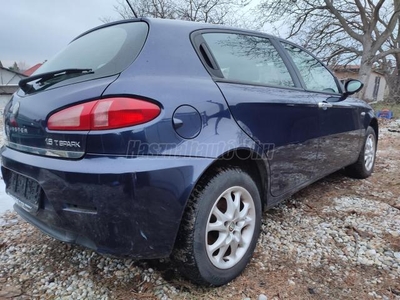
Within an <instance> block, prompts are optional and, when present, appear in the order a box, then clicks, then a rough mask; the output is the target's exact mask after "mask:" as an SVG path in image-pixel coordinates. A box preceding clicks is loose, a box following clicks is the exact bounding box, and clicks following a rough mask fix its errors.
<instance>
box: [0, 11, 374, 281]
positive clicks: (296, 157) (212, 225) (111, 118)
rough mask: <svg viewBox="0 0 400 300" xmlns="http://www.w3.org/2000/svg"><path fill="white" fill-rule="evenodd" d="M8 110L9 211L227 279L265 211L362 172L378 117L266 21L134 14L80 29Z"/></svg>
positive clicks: (200, 275) (367, 167) (90, 241)
mask: <svg viewBox="0 0 400 300" xmlns="http://www.w3.org/2000/svg"><path fill="white" fill-rule="evenodd" d="M19 86H20V89H19V90H18V91H17V92H16V93H15V94H14V95H13V97H12V99H11V100H10V102H9V103H8V104H7V105H6V107H5V110H4V123H5V124H4V129H5V138H6V141H5V145H4V146H3V148H2V151H1V155H2V174H3V177H4V181H5V183H6V190H7V192H8V193H9V194H10V195H12V196H13V197H14V198H15V201H16V203H15V205H14V209H15V210H16V211H17V212H18V214H19V215H20V216H21V217H22V218H24V219H25V220H26V221H28V222H30V223H31V224H33V225H34V226H36V227H37V228H39V229H40V230H41V231H43V232H44V233H46V234H48V235H50V236H52V237H54V238H56V239H58V240H60V241H64V242H67V243H76V244H79V245H83V246H85V247H88V248H91V249H94V250H96V251H97V252H99V253H103V254H109V255H117V256H128V257H132V258H135V259H153V258H163V257H171V258H172V259H171V261H172V262H174V263H175V264H174V265H175V266H177V268H178V269H179V270H180V271H181V272H182V274H183V275H185V276H186V277H188V278H189V279H191V280H192V281H194V282H197V283H199V284H207V285H210V284H211V285H222V284H225V283H227V282H229V281H230V280H232V279H233V278H235V277H236V276H238V275H239V274H240V273H241V272H242V270H243V269H244V268H245V267H246V265H247V263H248V262H249V260H250V258H251V256H252V253H253V251H254V248H255V246H256V243H257V239H258V236H259V231H260V221H261V215H262V210H263V209H267V208H269V207H271V206H273V205H274V204H276V203H278V202H279V201H281V200H283V199H285V198H287V197H289V196H290V195H292V194H293V193H295V192H296V191H298V190H299V189H301V188H303V187H305V186H306V185H309V184H310V183H312V182H315V181H316V180H318V179H320V178H322V177H324V176H326V175H328V174H330V173H332V172H335V171H337V170H339V169H342V168H345V169H346V170H347V172H348V173H349V174H350V175H351V176H354V177H358V178H365V177H368V176H369V175H370V174H371V172H372V171H373V168H374V160H375V152H376V145H377V138H378V123H377V120H376V118H375V117H374V113H373V110H372V109H371V107H370V106H368V105H367V104H366V103H364V102H363V101H361V100H357V99H355V98H352V97H350V96H351V95H352V94H354V93H356V92H358V91H359V90H360V89H361V88H362V83H361V82H359V81H356V80H350V81H347V82H345V83H344V84H342V83H340V82H339V81H338V80H337V79H336V78H335V77H334V76H333V75H332V73H331V72H330V71H329V70H328V69H327V68H326V67H325V66H324V65H323V64H322V63H321V62H320V61H319V60H318V59H316V58H315V56H313V55H312V54H310V53H308V52H307V51H306V50H305V49H302V48H301V47H299V46H296V45H295V44H293V43H291V42H288V41H286V40H282V39H279V38H276V37H273V36H269V35H266V34H263V33H259V32H254V31H246V30H239V29H233V28H226V27H223V26H216V25H210V24H199V23H192V22H183V21H168V20H157V19H146V18H140V19H132V20H125V21H120V22H115V23H110V24H106V25H102V26H100V27H97V28H94V29H92V30H89V31H87V32H85V33H83V34H82V35H80V36H78V37H77V38H76V39H74V40H73V41H72V42H71V43H70V44H69V45H68V46H67V47H66V48H65V49H64V50H63V51H61V52H60V53H58V54H57V55H56V56H55V57H54V58H53V59H51V60H49V61H47V62H46V63H45V64H44V65H43V66H42V67H40V68H39V69H38V70H37V71H36V72H35V74H33V76H31V77H29V78H26V79H23V80H21V81H20V83H19Z"/></svg>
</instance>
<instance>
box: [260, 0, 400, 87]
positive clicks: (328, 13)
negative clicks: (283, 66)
mask: <svg viewBox="0 0 400 300" xmlns="http://www.w3.org/2000/svg"><path fill="white" fill-rule="evenodd" d="M394 1H395V2H396V3H398V2H399V0H394ZM258 11H260V12H261V16H262V19H263V20H264V22H275V21H278V20H282V18H284V19H285V20H286V24H290V25H291V27H290V31H289V34H288V38H296V39H297V41H298V42H300V43H301V44H302V45H303V46H304V47H306V48H308V49H310V50H311V51H313V52H315V53H318V54H319V56H320V57H321V58H325V59H326V62H327V63H328V64H330V63H331V62H332V59H335V62H336V63H342V64H343V63H344V64H347V63H350V62H354V61H360V72H359V79H360V80H361V81H363V82H368V79H369V76H370V74H371V71H372V68H373V66H374V64H376V63H379V62H381V61H382V60H383V59H384V58H385V57H387V56H389V55H400V48H398V47H397V48H395V47H387V45H386V42H387V40H388V39H389V38H390V37H391V35H392V34H393V31H394V30H395V28H396V25H397V24H398V21H399V15H400V11H399V5H397V4H395V3H393V0H392V1H389V0H386V1H385V0H335V1H333V0H297V1H296V0H264V1H263V2H262V3H261V4H260V5H259V7H258Z"/></svg>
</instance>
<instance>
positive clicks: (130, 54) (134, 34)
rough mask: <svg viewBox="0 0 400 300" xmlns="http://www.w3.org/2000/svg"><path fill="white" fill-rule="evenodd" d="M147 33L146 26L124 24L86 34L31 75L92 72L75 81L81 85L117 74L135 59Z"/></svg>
mask: <svg viewBox="0 0 400 300" xmlns="http://www.w3.org/2000/svg"><path fill="white" fill-rule="evenodd" d="M147 33H148V26H147V24H146V23H145V22H131V23H123V24H118V25H112V26H109V27H105V28H101V29H98V30H95V31H92V32H89V33H88V34H85V35H83V36H81V37H79V38H78V39H76V40H73V41H72V42H71V43H70V44H69V45H68V46H67V47H66V48H65V49H64V50H62V51H61V52H59V53H58V54H57V55H56V56H55V57H53V58H52V59H51V60H49V61H47V62H46V63H44V64H43V65H42V66H41V67H40V68H39V69H38V70H37V71H36V72H35V74H34V75H36V74H41V73H45V72H52V71H56V70H62V69H71V68H77V69H91V70H92V71H93V72H94V73H93V74H89V75H86V76H82V77H76V78H74V79H75V80H78V81H81V80H87V79H93V78H99V77H104V76H109V75H114V74H117V73H120V72H122V71H123V70H124V69H125V68H127V67H128V66H129V65H130V64H131V63H132V62H133V61H134V60H135V59H136V57H137V56H138V54H139V52H140V50H141V49H142V47H143V45H144V43H145V40H146V37H147Z"/></svg>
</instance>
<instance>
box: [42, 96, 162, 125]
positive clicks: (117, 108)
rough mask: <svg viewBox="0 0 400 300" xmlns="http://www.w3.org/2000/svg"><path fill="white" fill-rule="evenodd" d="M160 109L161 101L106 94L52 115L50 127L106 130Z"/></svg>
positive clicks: (145, 118) (146, 119) (152, 115)
mask: <svg viewBox="0 0 400 300" xmlns="http://www.w3.org/2000/svg"><path fill="white" fill-rule="evenodd" d="M160 112H161V109H160V107H159V106H158V105H156V104H154V103H151V102H147V101H144V100H138V99H133V98H123V97H115V98H107V99H102V100H95V101H90V102H86V103H83V104H78V105H75V106H72V107H69V108H66V109H63V110H61V111H59V112H56V113H55V114H53V115H51V116H50V118H49V120H48V122H47V126H48V128H49V129H50V130H68V131H69V130H106V129H115V128H122V127H128V126H135V125H139V124H143V123H146V122H149V121H151V120H153V119H155V118H156V117H157V116H158V115H159V114H160Z"/></svg>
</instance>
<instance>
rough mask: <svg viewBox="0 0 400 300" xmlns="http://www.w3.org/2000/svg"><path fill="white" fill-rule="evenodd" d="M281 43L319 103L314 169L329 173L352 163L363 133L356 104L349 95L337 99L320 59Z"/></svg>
mask: <svg viewBox="0 0 400 300" xmlns="http://www.w3.org/2000/svg"><path fill="white" fill-rule="evenodd" d="M282 44H283V46H284V48H285V49H286V51H287V53H288V55H289V56H290V58H291V59H292V60H293V62H294V64H295V65H296V67H297V69H298V73H299V76H300V79H301V80H302V81H303V82H302V83H303V85H304V87H305V89H306V90H308V91H310V94H312V97H314V98H315V99H316V101H317V102H318V105H319V122H320V130H321V133H320V135H321V139H320V150H319V154H318V164H317V168H318V172H319V173H323V174H324V175H325V174H329V173H331V172H334V171H336V170H338V169H340V168H342V167H344V166H347V165H349V164H351V163H353V162H354V161H355V160H356V159H357V157H358V154H359V152H360V145H361V144H360V142H361V136H362V133H363V126H362V122H361V116H360V113H359V112H358V109H357V107H356V106H355V105H354V104H353V103H352V100H351V99H350V98H349V99H346V100H344V101H341V96H342V91H341V87H340V85H339V84H338V81H337V79H336V78H335V77H334V76H333V75H332V74H331V72H330V71H329V70H328V69H327V68H326V67H325V66H324V65H323V64H322V63H321V62H320V61H318V60H317V59H316V58H315V57H313V56H312V55H311V54H309V53H307V52H306V51H305V50H303V49H301V48H299V47H297V46H295V45H292V44H289V43H286V42H283V43H282Z"/></svg>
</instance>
